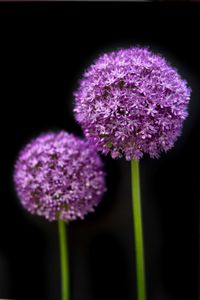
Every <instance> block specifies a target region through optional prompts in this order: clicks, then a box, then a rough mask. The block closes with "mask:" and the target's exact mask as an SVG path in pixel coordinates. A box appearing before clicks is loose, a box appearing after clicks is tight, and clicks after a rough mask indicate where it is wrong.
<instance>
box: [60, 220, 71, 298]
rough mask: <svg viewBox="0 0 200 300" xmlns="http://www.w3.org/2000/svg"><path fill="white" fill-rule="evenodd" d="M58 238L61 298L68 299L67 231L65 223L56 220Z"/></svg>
mask: <svg viewBox="0 0 200 300" xmlns="http://www.w3.org/2000/svg"><path fill="white" fill-rule="evenodd" d="M58 230H59V240H60V272H61V288H62V300H69V261H68V251H67V232H66V223H65V222H63V221H58Z"/></svg>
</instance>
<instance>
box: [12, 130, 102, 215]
mask: <svg viewBox="0 0 200 300" xmlns="http://www.w3.org/2000/svg"><path fill="white" fill-rule="evenodd" d="M14 182H15V186H16V191H17V194H18V196H19V199H20V201H21V203H22V205H23V206H24V207H25V208H26V209H27V210H28V211H29V212H30V213H32V214H37V215H39V216H44V217H45V218H46V219H48V220H50V221H53V220H57V219H60V220H65V221H70V220H75V219H77V218H83V217H84V216H85V215H86V214H87V213H88V212H91V211H93V210H94V207H95V206H96V205H97V204H98V203H99V202H100V200H101V198H102V195H103V193H104V191H105V178H104V172H103V171H102V162H101V160H100V157H99V156H98V155H97V153H96V152H95V150H94V148H93V147H92V146H91V145H89V144H88V142H86V141H84V140H81V139H79V138H77V137H75V136H73V135H72V134H68V133H66V132H64V131H61V132H59V133H48V134H43V135H41V136H39V137H38V138H36V139H34V140H32V141H31V142H30V143H29V144H28V145H27V146H25V148H24V149H23V150H22V151H21V152H20V154H19V157H18V160H17V162H16V165H15V172H14Z"/></svg>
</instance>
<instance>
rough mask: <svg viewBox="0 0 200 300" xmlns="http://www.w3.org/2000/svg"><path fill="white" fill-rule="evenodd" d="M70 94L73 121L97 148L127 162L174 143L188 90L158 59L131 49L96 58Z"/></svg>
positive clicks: (148, 52) (152, 54)
mask: <svg viewBox="0 0 200 300" xmlns="http://www.w3.org/2000/svg"><path fill="white" fill-rule="evenodd" d="M74 96H75V108H74V112H75V117H76V120H77V121H78V123H79V124H80V125H81V126H82V128H83V131H84V134H85V136H86V137H87V138H88V140H89V141H90V142H92V143H93V144H94V145H95V146H96V148H97V150H99V151H101V152H102V153H104V154H108V153H111V155H112V157H113V158H118V157H121V156H124V157H125V158H126V159H127V160H132V159H140V158H141V157H142V156H143V154H144V153H148V154H149V155H150V156H151V157H158V156H159V154H160V152H161V151H167V150H169V149H170V148H171V147H172V146H173V145H174V142H175V141H176V139H177V137H178V136H179V135H180V133H181V128H182V124H183V121H184V119H185V118H186V117H187V107H188V102H189V98H190V88H188V87H187V84H186V81H184V80H183V79H182V78H181V77H180V75H179V74H178V73H177V71H176V70H175V69H174V68H173V67H171V66H170V65H169V64H168V63H167V62H166V60H165V59H164V58H163V57H161V56H160V55H156V54H154V53H152V52H151V51H149V49H147V48H140V47H135V48H130V49H122V50H118V51H114V52H111V53H108V54H107V53H106V54H103V55H101V56H100V57H99V58H98V59H97V60H96V61H95V62H94V64H92V65H91V66H90V67H89V68H88V69H87V70H86V72H85V73H84V75H83V78H82V80H81V81H80V86H79V88H78V90H77V91H76V92H75V93H74Z"/></svg>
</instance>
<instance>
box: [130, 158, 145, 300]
mask: <svg viewBox="0 0 200 300" xmlns="http://www.w3.org/2000/svg"><path fill="white" fill-rule="evenodd" d="M131 182H132V209H133V226H134V234H135V254H136V275H137V295H138V300H145V299H146V287H145V266H144V249H143V234H142V212H141V200H140V173H139V161H137V160H132V161H131Z"/></svg>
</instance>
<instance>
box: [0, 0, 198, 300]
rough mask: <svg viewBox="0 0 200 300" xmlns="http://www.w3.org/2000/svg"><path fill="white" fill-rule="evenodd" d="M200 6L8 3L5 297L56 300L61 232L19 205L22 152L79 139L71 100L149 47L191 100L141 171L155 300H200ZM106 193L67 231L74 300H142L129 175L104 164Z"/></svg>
mask: <svg viewBox="0 0 200 300" xmlns="http://www.w3.org/2000/svg"><path fill="white" fill-rule="evenodd" d="M199 22H200V5H199V4H193V5H191V4H190V5H189V4H183V3H181V4H175V3H174V4H161V3H160V4H159V3H157V4H156V3H141V4H139V3H76V2H74V3H57V4H56V3H36V4H33V3H21V4H19V3H18V4H16V3H1V4H0V75H1V79H0V105H1V118H0V119H1V155H0V159H1V161H0V174H1V178H0V297H2V298H4V297H8V298H15V299H19V300H23V299H29V300H32V299H48V300H53V299H54V300H55V299H56V300H57V299H60V291H59V258H58V245H57V242H58V240H57V226H56V223H48V222H46V221H45V220H42V219H40V218H38V217H33V216H30V215H29V214H28V213H26V212H25V211H24V210H23V209H22V208H21V206H20V204H19V202H18V199H17V197H16V195H15V192H14V188H13V182H12V172H13V164H14V161H15V159H16V157H17V154H18V152H19V150H20V149H21V148H22V147H23V145H25V144H26V142H27V141H28V140H29V139H30V138H32V137H34V136H36V135H37V134H39V133H41V132H45V131H47V130H57V129H65V130H67V131H69V132H74V133H75V134H78V135H81V129H80V128H79V126H78V125H77V124H76V123H75V121H74V119H73V112H72V108H73V96H72V92H73V90H74V89H75V88H76V87H77V82H78V79H79V78H80V76H81V73H82V72H83V70H84V69H85V67H87V66H88V64H90V63H91V62H92V60H93V59H94V58H95V57H96V56H97V55H98V54H99V53H101V52H104V51H108V50H111V49H117V48H119V47H129V46H134V45H138V44H139V45H148V46H150V48H151V49H152V50H154V51H156V52H161V53H162V54H163V55H165V56H166V58H167V59H168V60H170V62H171V63H172V64H173V65H174V66H176V67H177V68H178V70H179V72H180V74H181V75H182V76H183V77H184V78H185V79H186V80H187V81H188V83H189V85H190V86H191V88H192V90H193V92H192V97H191V102H190V107H189V113H190V115H189V117H188V119H187V121H186V122H185V124H184V130H183V135H182V136H181V137H180V138H179V140H178V141H177V143H176V146H175V148H174V149H172V150H171V151H169V152H168V153H167V154H162V156H161V157H160V158H159V159H158V160H151V159H149V158H148V157H145V158H144V159H142V161H141V188H142V201H143V217H144V234H145V253H146V272H147V289H148V300H169V299H170V300H171V299H172V300H179V299H180V300H183V299H187V300H196V299H197V287H198V280H197V278H198V277H197V268H198V251H197V249H198V230H197V228H198V173H199V166H198V163H199V159H198V158H199V147H198V142H199V137H200V136H199V132H200V127H199V126H198V118H199V108H200V104H199V102H200V99H199V98H200V88H199V75H200V69H199V66H198V63H199V53H200V47H199ZM103 159H104V161H105V169H106V171H107V173H108V175H107V187H108V192H107V193H106V195H105V197H104V199H103V201H102V203H101V204H100V205H99V207H98V208H97V210H96V212H95V213H94V214H91V215H88V217H87V218H86V220H85V221H77V222H73V223H71V224H70V225H69V231H68V238H69V251H70V266H71V294H72V298H71V299H72V300H83V299H84V300H90V299H92V300H99V299H109V300H110V299H115V300H118V299H120V300H122V299H123V300H129V299H136V297H135V296H136V292H135V290H136V286H135V271H134V266H135V261H134V247H133V233H132V219H131V218H132V217H131V198H130V197H131V191H130V170H129V169H130V166H129V163H128V162H125V161H124V160H118V161H113V160H112V159H111V158H109V157H107V158H105V157H104V158H103Z"/></svg>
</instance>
